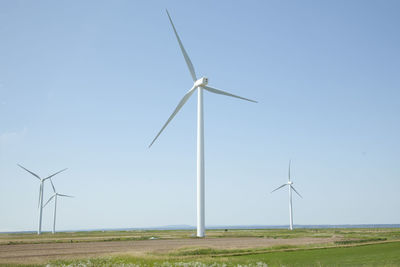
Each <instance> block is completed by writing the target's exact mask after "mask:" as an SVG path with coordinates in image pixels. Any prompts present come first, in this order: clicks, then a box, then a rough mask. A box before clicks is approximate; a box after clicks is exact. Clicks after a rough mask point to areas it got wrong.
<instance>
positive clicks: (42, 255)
mask: <svg viewBox="0 0 400 267" xmlns="http://www.w3.org/2000/svg"><path fill="white" fill-rule="evenodd" d="M339 239H340V238H308V237H300V238H290V239H281V238H257V237H240V238H205V239H159V240H138V241H104V242H80V243H47V244H46V243H44V244H11V245H0V263H20V264H24V263H46V262H47V261H49V260H54V259H74V258H88V257H93V256H104V255H112V254H131V255H143V254H145V253H149V252H150V253H168V252H170V251H173V250H176V249H180V248H187V247H196V248H198V247H204V248H206V247H207V248H216V249H245V248H260V247H271V246H278V245H305V244H322V243H330V242H334V241H337V240H339Z"/></svg>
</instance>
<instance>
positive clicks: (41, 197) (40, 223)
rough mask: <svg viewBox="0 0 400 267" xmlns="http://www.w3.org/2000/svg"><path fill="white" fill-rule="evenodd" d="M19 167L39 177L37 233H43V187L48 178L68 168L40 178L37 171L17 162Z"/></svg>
mask: <svg viewBox="0 0 400 267" xmlns="http://www.w3.org/2000/svg"><path fill="white" fill-rule="evenodd" d="M17 165H18V166H19V167H21V168H22V169H24V170H25V171H27V172H29V173H30V174H32V175H33V176H35V177H36V178H37V179H39V181H40V188H39V204H38V207H39V219H38V220H39V223H38V231H37V233H38V235H40V234H41V233H42V213H43V189H44V182H45V181H46V180H47V179H50V178H51V177H53V176H54V175H57V174H59V173H60V172H63V171H65V170H66V169H63V170H61V171H58V172H56V173H54V174H52V175H50V176H48V177H46V178H40V176H39V175H37V174H36V173H33V172H31V171H30V170H28V169H26V168H24V167H22V166H21V165H19V164H17Z"/></svg>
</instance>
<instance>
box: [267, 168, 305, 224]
mask: <svg viewBox="0 0 400 267" xmlns="http://www.w3.org/2000/svg"><path fill="white" fill-rule="evenodd" d="M290 163H291V161H289V181H288V182H287V183H286V184H283V185H281V186H280V187H278V188H277V189H275V190H274V191H272V192H271V193H273V192H275V191H276V190H278V189H281V188H282V187H284V186H287V185H288V186H289V220H290V221H289V222H290V225H289V229H290V230H293V207H292V189H293V191H294V192H296V194H298V195H299V196H300V197H301V198H303V197H302V196H301V195H300V193H299V192H297V191H296V189H295V188H294V187H293V182H292V181H291V180H290Z"/></svg>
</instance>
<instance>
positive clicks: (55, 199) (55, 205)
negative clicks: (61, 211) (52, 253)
mask: <svg viewBox="0 0 400 267" xmlns="http://www.w3.org/2000/svg"><path fill="white" fill-rule="evenodd" d="M50 183H51V187H52V188H53V192H54V195H52V196H51V197H50V198H49V200H47V202H46V204H44V206H43V207H46V205H47V204H48V203H49V202H50V201H51V200H52V199H53V198H54V214H53V231H52V233H53V234H54V233H55V232H56V214H57V197H59V196H60V197H73V196H68V195H63V194H59V193H58V192H57V191H56V188H55V187H54V184H53V180H51V179H50Z"/></svg>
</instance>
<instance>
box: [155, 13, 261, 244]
mask: <svg viewBox="0 0 400 267" xmlns="http://www.w3.org/2000/svg"><path fill="white" fill-rule="evenodd" d="M167 15H168V18H169V21H170V22H171V26H172V29H173V30H174V33H175V36H176V39H177V40H178V44H179V47H180V49H181V51H182V54H183V57H184V59H185V61H186V64H187V66H188V68H189V72H190V75H191V77H192V79H193V82H194V84H193V86H192V88H191V89H190V90H189V91H188V92H187V93H186V94H185V95H184V96H183V98H182V99H181V101H180V102H179V103H178V105H177V107H176V108H175V110H174V112H173V113H172V115H171V116H170V117H169V118H168V120H167V122H166V123H165V124H164V126H163V127H162V128H161V130H160V131H159V132H158V134H157V135H156V137H155V138H154V139H153V141H152V142H151V144H150V145H149V147H151V146H152V145H153V143H154V142H155V141H156V139H157V138H158V137H159V136H160V134H161V132H162V131H163V130H164V129H165V127H167V125H168V123H169V122H170V121H171V120H172V119H173V118H174V117H175V115H176V114H177V113H178V112H179V110H180V109H181V108H182V106H183V105H184V104H185V103H186V101H188V99H189V98H190V96H191V95H192V94H193V93H194V92H195V91H196V89H197V236H198V237H204V232H205V218H204V120H203V90H206V91H209V92H211V93H215V94H220V95H226V96H231V97H236V98H239V99H242V100H247V101H250V102H255V103H257V102H256V101H254V100H251V99H247V98H244V97H240V96H237V95H233V94H231V93H228V92H225V91H222V90H219V89H215V88H213V87H210V86H207V84H208V78H206V77H202V78H200V79H197V77H196V73H195V71H194V67H193V64H192V62H191V61H190V58H189V56H188V54H187V53H186V50H185V48H184V47H183V44H182V42H181V39H180V38H179V36H178V33H177V31H176V29H175V26H174V23H173V22H172V19H171V16H170V15H169V13H168V10H167Z"/></svg>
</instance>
